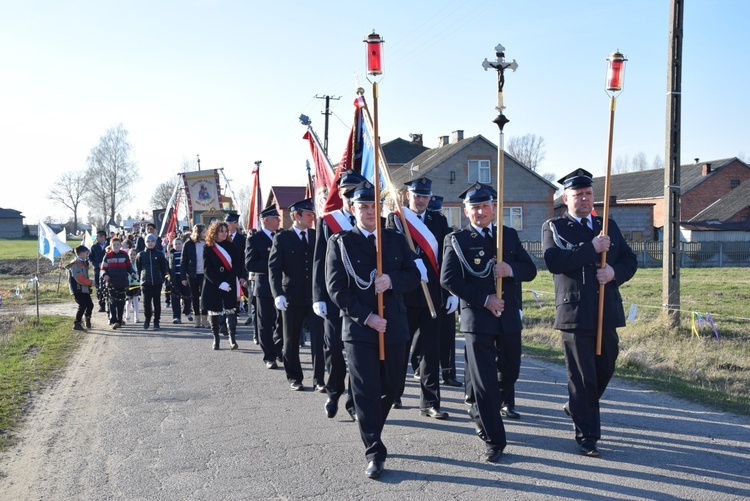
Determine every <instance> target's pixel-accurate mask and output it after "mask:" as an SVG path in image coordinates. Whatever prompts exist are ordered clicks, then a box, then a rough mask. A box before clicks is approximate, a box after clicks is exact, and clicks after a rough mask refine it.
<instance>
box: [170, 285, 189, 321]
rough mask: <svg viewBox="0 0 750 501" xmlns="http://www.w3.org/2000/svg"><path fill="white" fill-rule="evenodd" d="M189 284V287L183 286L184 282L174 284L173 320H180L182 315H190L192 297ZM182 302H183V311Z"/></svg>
mask: <svg viewBox="0 0 750 501" xmlns="http://www.w3.org/2000/svg"><path fill="white" fill-rule="evenodd" d="M189 284H190V283H189V282H188V285H182V282H180V281H179V280H174V281H173V282H172V318H180V317H181V315H182V314H185V315H189V314H190V305H191V303H192V297H190V285H189ZM180 302H182V308H181V309H180Z"/></svg>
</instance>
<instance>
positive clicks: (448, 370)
mask: <svg viewBox="0 0 750 501" xmlns="http://www.w3.org/2000/svg"><path fill="white" fill-rule="evenodd" d="M438 321H439V322H440V371H441V372H442V374H443V379H448V378H452V379H455V378H456V313H455V312H453V313H451V314H450V315H449V314H448V313H446V312H445V307H442V308H439V309H438Z"/></svg>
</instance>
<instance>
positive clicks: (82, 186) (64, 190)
mask: <svg viewBox="0 0 750 501" xmlns="http://www.w3.org/2000/svg"><path fill="white" fill-rule="evenodd" d="M88 184H89V180H88V177H86V172H84V171H69V172H63V173H62V174H60V177H59V178H57V181H56V182H55V184H54V185H53V186H52V188H51V189H50V190H49V194H48V196H49V198H50V199H51V200H52V201H54V202H57V203H59V204H60V205H62V206H63V207H65V208H67V209H68V210H70V211H71V212H72V213H73V228H72V230H71V233H73V234H75V233H76V232H78V208H79V207H80V205H81V204H82V203H83V199H84V197H85V196H86V192H87V189H88Z"/></svg>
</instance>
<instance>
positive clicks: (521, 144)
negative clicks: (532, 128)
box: [506, 134, 546, 172]
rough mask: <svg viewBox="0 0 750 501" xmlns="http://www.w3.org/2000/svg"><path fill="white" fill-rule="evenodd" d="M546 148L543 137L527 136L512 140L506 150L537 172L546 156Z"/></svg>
mask: <svg viewBox="0 0 750 501" xmlns="http://www.w3.org/2000/svg"><path fill="white" fill-rule="evenodd" d="M544 146H545V145H544V138H543V137H542V136H537V135H536V134H526V135H525V136H520V137H519V136H516V137H512V138H510V140H509V141H508V145H507V147H506V150H507V151H508V153H510V154H511V155H513V157H514V158H516V159H517V160H518V161H520V162H521V163H522V164H524V165H525V166H526V167H528V168H529V169H531V170H533V171H534V172H536V169H537V167H538V166H539V164H540V163H542V160H544V157H545V154H546V152H545V151H544Z"/></svg>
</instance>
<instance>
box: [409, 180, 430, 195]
mask: <svg viewBox="0 0 750 501" xmlns="http://www.w3.org/2000/svg"><path fill="white" fill-rule="evenodd" d="M404 184H405V185H406V186H408V190H409V191H410V192H412V193H414V194H416V195H422V196H425V197H429V196H430V195H432V180H431V179H428V178H426V177H420V178H418V179H412V180H411V181H407V182H405V183H404Z"/></svg>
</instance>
